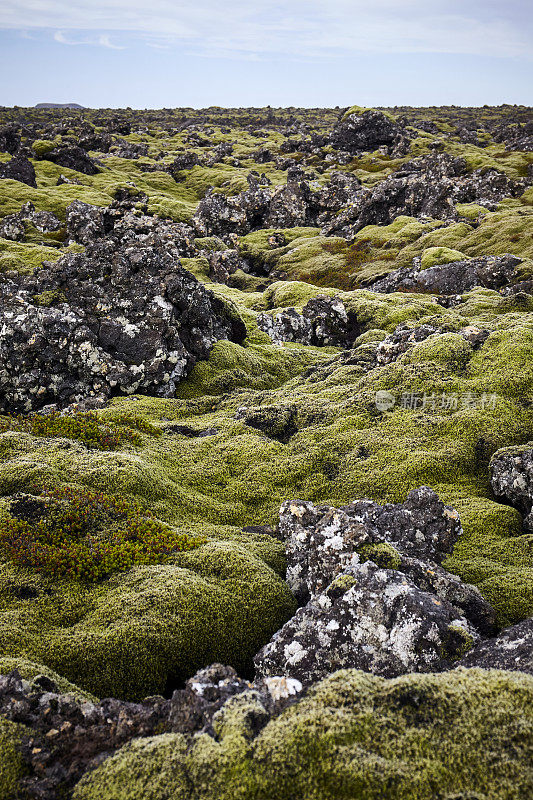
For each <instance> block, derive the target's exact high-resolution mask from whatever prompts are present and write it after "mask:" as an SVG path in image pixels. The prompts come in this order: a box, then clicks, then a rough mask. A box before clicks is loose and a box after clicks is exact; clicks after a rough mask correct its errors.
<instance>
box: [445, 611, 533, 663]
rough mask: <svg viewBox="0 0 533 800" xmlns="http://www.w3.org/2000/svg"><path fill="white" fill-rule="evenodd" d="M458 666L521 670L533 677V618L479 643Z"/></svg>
mask: <svg viewBox="0 0 533 800" xmlns="http://www.w3.org/2000/svg"><path fill="white" fill-rule="evenodd" d="M457 666H458V667H482V669H509V670H519V671H520V672H528V673H529V674H530V675H533V618H531V617H530V618H529V619H525V620H524V621H523V622H519V623H518V625H513V626H512V627H510V628H506V629H505V630H503V631H502V632H501V633H500V635H499V636H496V637H495V638H494V639H489V640H487V641H484V642H479V643H478V644H477V645H476V646H475V647H473V648H472V650H470V651H469V652H468V653H467V654H466V655H465V656H463V658H461V659H460V660H459V661H458V662H457Z"/></svg>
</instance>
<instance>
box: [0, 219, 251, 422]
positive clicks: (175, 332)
mask: <svg viewBox="0 0 533 800" xmlns="http://www.w3.org/2000/svg"><path fill="white" fill-rule="evenodd" d="M0 319H1V325H2V340H1V344H0V348H1V367H0V388H1V390H2V395H3V397H4V400H3V408H4V410H21V411H29V410H32V409H36V408H40V407H42V406H43V405H46V404H48V403H60V404H67V403H71V402H76V401H79V400H82V399H87V398H91V397H102V398H106V397H110V396H111V395H115V394H119V393H130V392H134V391H139V392H146V393H148V394H159V395H162V396H166V397H168V396H171V395H172V393H173V391H174V388H175V386H176V384H177V383H178V382H179V381H180V380H181V379H182V378H183V377H184V376H185V375H186V374H187V373H188V371H189V370H190V369H191V367H192V366H193V364H194V363H195V362H196V361H197V360H198V359H199V358H200V359H201V358H206V357H207V355H208V353H209V351H210V349H211V347H212V345H213V344H214V342H215V341H217V340H218V339H224V338H228V339H232V340H233V341H242V339H243V338H244V336H245V328H244V325H243V323H242V322H241V321H240V318H238V317H237V315H233V314H230V313H229V312H228V311H227V309H226V307H225V306H224V304H223V303H222V302H221V301H220V300H218V299H217V298H215V297H214V296H213V295H212V294H211V293H210V292H209V291H208V290H206V289H205V288H204V287H203V286H202V285H201V284H200V283H199V282H198V281H197V280H196V278H195V277H194V276H193V275H191V274H190V273H189V272H187V271H186V270H185V269H183V268H182V267H181V266H180V265H179V260H178V259H177V258H176V257H175V255H174V254H173V253H172V252H171V251H169V249H168V248H167V247H166V246H165V243H164V242H163V241H162V240H161V239H159V238H158V236H157V235H156V234H154V235H153V236H152V237H148V236H147V237H145V238H144V239H143V240H142V241H141V240H134V241H131V240H128V237H125V238H124V241H121V240H120V239H119V238H118V237H109V238H107V239H102V240H99V241H97V242H96V243H94V244H93V245H89V246H88V247H87V249H86V252H85V253H83V254H81V253H80V254H67V255H65V256H63V257H62V258H60V259H59V260H58V261H57V262H55V263H54V264H51V265H48V267H47V268H45V269H42V270H40V271H38V272H36V273H35V274H34V275H33V276H29V277H26V278H22V277H20V278H18V279H16V280H15V279H13V280H11V279H9V278H4V279H3V280H2V282H1V283H0Z"/></svg>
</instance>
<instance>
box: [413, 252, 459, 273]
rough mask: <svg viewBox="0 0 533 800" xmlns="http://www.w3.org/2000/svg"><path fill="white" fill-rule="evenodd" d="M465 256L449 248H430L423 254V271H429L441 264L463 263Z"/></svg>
mask: <svg viewBox="0 0 533 800" xmlns="http://www.w3.org/2000/svg"><path fill="white" fill-rule="evenodd" d="M464 259H465V254H464V253H461V252H460V251H459V250H452V249H451V248H449V247H428V248H426V250H424V252H423V253H422V263H421V269H429V268H430V267H436V266H437V265H439V264H449V263H450V262H451V261H463V260H464Z"/></svg>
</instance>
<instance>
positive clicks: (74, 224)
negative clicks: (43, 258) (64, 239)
mask: <svg viewBox="0 0 533 800" xmlns="http://www.w3.org/2000/svg"><path fill="white" fill-rule="evenodd" d="M66 218H67V236H68V238H69V239H70V240H71V241H73V242H78V243H79V244H91V242H94V241H95V239H99V238H101V237H102V236H103V235H104V233H105V221H104V209H103V208H98V207H97V206H91V205H89V204H88V203H82V201H81V200H74V202H72V203H71V204H70V205H69V206H67V212H66Z"/></svg>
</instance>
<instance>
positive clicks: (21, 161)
mask: <svg viewBox="0 0 533 800" xmlns="http://www.w3.org/2000/svg"><path fill="white" fill-rule="evenodd" d="M0 178H9V179H10V180H12V181H20V182H21V183H25V184H27V186H33V188H34V189H35V188H37V180H36V177H35V167H34V166H33V164H32V163H31V161H30V160H29V159H28V158H26V157H25V156H15V157H14V158H12V159H11V160H10V161H5V162H4V163H3V164H0Z"/></svg>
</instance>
